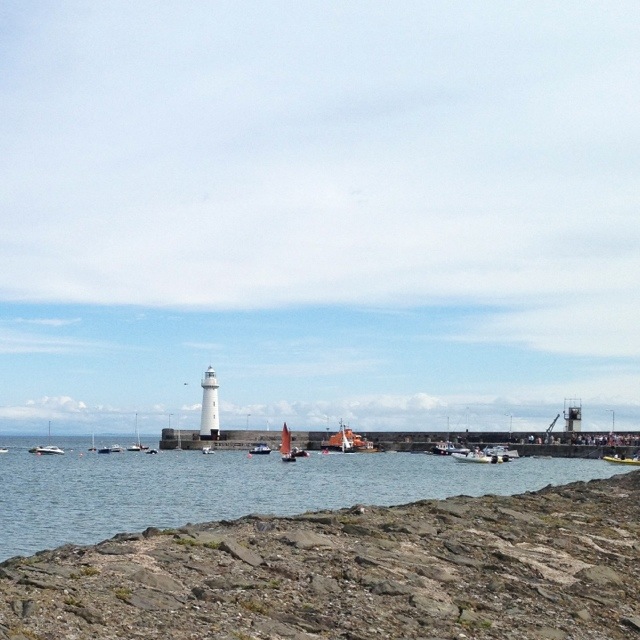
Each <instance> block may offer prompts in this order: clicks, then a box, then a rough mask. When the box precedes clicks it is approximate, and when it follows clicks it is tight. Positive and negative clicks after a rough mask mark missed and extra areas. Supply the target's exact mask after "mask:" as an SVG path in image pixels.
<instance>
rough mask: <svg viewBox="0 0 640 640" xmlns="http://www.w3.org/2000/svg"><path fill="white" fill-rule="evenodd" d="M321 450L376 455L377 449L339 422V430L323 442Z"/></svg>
mask: <svg viewBox="0 0 640 640" xmlns="http://www.w3.org/2000/svg"><path fill="white" fill-rule="evenodd" d="M322 448H323V449H325V450H327V451H341V452H342V453H377V452H378V451H379V449H378V447H376V446H375V445H374V443H373V442H371V441H370V440H367V439H366V438H364V437H363V436H361V435H359V434H357V433H354V432H353V430H352V429H351V428H349V427H347V426H346V425H345V424H344V423H343V422H342V420H340V429H339V430H338V432H337V433H334V434H333V435H331V436H330V437H329V438H328V439H327V440H323V442H322Z"/></svg>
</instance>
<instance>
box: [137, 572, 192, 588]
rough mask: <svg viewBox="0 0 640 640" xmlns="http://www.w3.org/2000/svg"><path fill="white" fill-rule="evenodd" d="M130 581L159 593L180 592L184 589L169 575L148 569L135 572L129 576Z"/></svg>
mask: <svg viewBox="0 0 640 640" xmlns="http://www.w3.org/2000/svg"><path fill="white" fill-rule="evenodd" d="M131 580H134V581H135V582H139V583H140V584H144V585H146V586H147V587H153V588H154V589H158V590H159V591H181V590H183V589H184V586H183V585H182V584H181V583H180V582H178V581H177V580H175V579H174V578H172V577H171V576H170V575H169V574H166V573H160V572H157V571H150V570H149V569H140V570H139V571H136V572H135V573H134V574H133V575H132V576H131Z"/></svg>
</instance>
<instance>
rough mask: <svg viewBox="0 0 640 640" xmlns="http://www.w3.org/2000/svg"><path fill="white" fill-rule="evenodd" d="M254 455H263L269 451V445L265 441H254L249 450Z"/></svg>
mask: <svg viewBox="0 0 640 640" xmlns="http://www.w3.org/2000/svg"><path fill="white" fill-rule="evenodd" d="M249 453H250V454H251V455H254V456H264V455H268V454H270V453H271V447H270V446H269V445H268V444H267V443H266V442H256V443H255V444H254V445H253V448H252V449H251V450H250V451H249Z"/></svg>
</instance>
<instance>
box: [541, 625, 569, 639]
mask: <svg viewBox="0 0 640 640" xmlns="http://www.w3.org/2000/svg"><path fill="white" fill-rule="evenodd" d="M534 634H535V635H534V637H535V638H540V639H541V640H564V639H565V638H566V637H567V633H565V632H564V631H562V630H561V629H554V628H553V627H540V628H539V629H536V630H535V631H534Z"/></svg>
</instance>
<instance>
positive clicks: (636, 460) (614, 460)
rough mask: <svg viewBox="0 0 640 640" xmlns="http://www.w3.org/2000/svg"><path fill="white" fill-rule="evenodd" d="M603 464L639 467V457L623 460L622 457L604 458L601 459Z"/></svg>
mask: <svg viewBox="0 0 640 640" xmlns="http://www.w3.org/2000/svg"><path fill="white" fill-rule="evenodd" d="M602 459H603V460H604V461H605V462H611V463H613V464H627V465H631V466H638V467H640V456H634V457H633V458H625V457H624V456H617V455H616V456H604V457H603V458H602Z"/></svg>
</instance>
